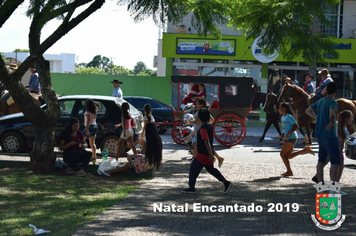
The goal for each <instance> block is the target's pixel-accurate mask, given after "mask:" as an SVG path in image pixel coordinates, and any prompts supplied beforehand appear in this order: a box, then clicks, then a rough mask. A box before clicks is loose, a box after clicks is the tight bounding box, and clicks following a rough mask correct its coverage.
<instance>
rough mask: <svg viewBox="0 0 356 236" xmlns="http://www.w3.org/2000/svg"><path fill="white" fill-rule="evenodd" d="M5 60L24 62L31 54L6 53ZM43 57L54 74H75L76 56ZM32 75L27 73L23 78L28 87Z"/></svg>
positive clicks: (70, 54) (50, 55)
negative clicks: (11, 59) (12, 59)
mask: <svg viewBox="0 0 356 236" xmlns="http://www.w3.org/2000/svg"><path fill="white" fill-rule="evenodd" d="M3 54H4V55H5V58H14V59H16V60H15V61H19V62H23V61H24V60H25V59H26V58H27V57H28V56H29V55H30V53H28V52H17V53H16V52H4V53H3ZM43 57H44V58H45V59H46V60H47V61H49V64H50V71H51V72H52V73H74V70H75V54H72V53H61V54H43ZM30 76H31V73H30V71H27V72H26V74H25V75H24V76H23V77H22V83H23V84H24V85H27V84H28V82H29V80H30Z"/></svg>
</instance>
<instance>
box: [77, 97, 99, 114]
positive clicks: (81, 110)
mask: <svg viewBox="0 0 356 236" xmlns="http://www.w3.org/2000/svg"><path fill="white" fill-rule="evenodd" d="M94 102H95V103H98V104H99V105H100V109H99V110H98V112H97V113H96V114H97V116H100V115H101V116H104V115H105V112H106V107H105V105H104V104H103V103H101V102H100V101H97V100H94ZM78 106H79V111H78V115H83V116H84V113H85V111H86V110H85V101H84V100H83V101H81V105H78Z"/></svg>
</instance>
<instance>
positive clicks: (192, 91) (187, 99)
mask: <svg viewBox="0 0 356 236" xmlns="http://www.w3.org/2000/svg"><path fill="white" fill-rule="evenodd" d="M187 92H188V94H187V95H185V96H184V98H183V101H182V107H183V106H185V105H187V104H188V103H192V102H193V100H192V98H193V97H196V96H197V95H198V93H199V85H198V84H194V83H190V84H189V85H188V88H187Z"/></svg>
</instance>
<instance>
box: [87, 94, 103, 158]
mask: <svg viewBox="0 0 356 236" xmlns="http://www.w3.org/2000/svg"><path fill="white" fill-rule="evenodd" d="M100 107H101V106H100V105H99V104H98V103H95V102H94V101H93V100H91V99H88V100H86V102H85V113H84V126H85V129H84V130H83V134H84V136H85V137H86V138H88V139H89V144H90V148H91V151H92V153H93V156H92V158H91V161H92V162H93V164H95V160H96V145H95V137H96V134H97V133H98V126H97V125H96V113H97V111H98V110H99V109H100Z"/></svg>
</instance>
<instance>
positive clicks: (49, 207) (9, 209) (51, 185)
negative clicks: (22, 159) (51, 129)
mask: <svg viewBox="0 0 356 236" xmlns="http://www.w3.org/2000/svg"><path fill="white" fill-rule="evenodd" d="M138 184H139V182H138V179H137V178H134V179H133V178H123V177H122V176H121V177H120V178H104V177H99V176H95V175H90V176H88V177H86V178H80V177H77V176H68V175H66V174H64V173H57V174H56V175H43V174H37V173H34V172H33V171H31V170H28V169H26V168H15V167H14V168H0V235H34V231H33V229H32V228H30V227H29V226H28V225H29V224H33V225H35V226H36V227H37V228H39V229H45V230H49V231H51V233H50V235H60V236H63V235H71V234H72V233H74V231H75V230H76V229H78V228H80V227H82V226H83V225H84V224H85V223H87V222H89V221H91V220H92V219H93V218H94V216H95V215H98V214H101V213H102V212H104V211H105V210H106V209H108V208H109V207H111V206H113V205H114V204H115V203H116V202H118V201H121V200H123V199H124V197H125V196H127V195H128V194H129V193H130V192H131V191H133V190H134V189H137V188H138Z"/></svg>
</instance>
